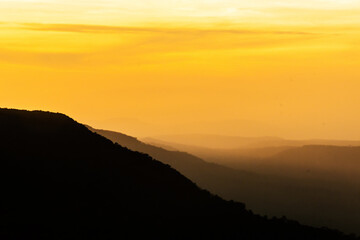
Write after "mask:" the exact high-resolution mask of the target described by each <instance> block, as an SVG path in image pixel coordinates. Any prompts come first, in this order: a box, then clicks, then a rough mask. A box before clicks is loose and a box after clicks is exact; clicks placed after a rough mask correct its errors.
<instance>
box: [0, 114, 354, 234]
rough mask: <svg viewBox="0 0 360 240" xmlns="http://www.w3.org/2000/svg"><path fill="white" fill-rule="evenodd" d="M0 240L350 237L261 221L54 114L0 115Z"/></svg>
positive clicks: (281, 221)
mask: <svg viewBox="0 0 360 240" xmlns="http://www.w3.org/2000/svg"><path fill="white" fill-rule="evenodd" d="M0 151H1V160H0V182H1V184H0V188H1V192H2V196H1V200H0V201H1V205H0V206H1V207H0V212H1V215H0V238H1V239H140V238H141V239H144V238H147V239H149V238H154V239H155V238H156V239H204V238H206V239H353V238H351V237H347V236H344V235H343V234H341V233H339V232H336V231H331V230H327V229H315V228H310V227H305V226H302V225H299V224H297V223H296V222H292V221H288V220H286V219H285V218H284V219H273V220H267V219H265V218H262V217H259V216H256V215H253V214H252V213H251V212H248V211H246V210H245V209H244V206H243V204H240V203H234V202H227V201H224V200H222V199H220V198H219V197H216V196H213V195H211V194H210V193H208V192H207V191H204V190H201V189H199V188H198V187H197V186H196V185H195V184H193V183H192V182H191V181H190V180H188V179H186V178H185V177H183V176H182V175H181V174H180V173H179V172H177V171H175V170H173V169H172V168H170V167H169V166H168V165H165V164H163V163H160V162H158V161H155V160H153V159H152V158H150V157H149V156H148V155H144V154H141V153H138V152H132V151H130V150H128V149H126V148H123V147H121V146H119V145H117V144H113V143H112V142H111V141H110V140H107V139H106V138H104V137H102V136H100V135H97V134H95V133H92V132H91V131H89V130H88V129H87V128H86V127H85V126H83V125H81V124H78V123H77V122H75V121H74V120H72V119H70V118H68V117H67V116H65V115H62V114H55V113H48V112H39V111H35V112H28V111H19V110H9V109H0Z"/></svg>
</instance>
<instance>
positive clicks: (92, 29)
mask: <svg viewBox="0 0 360 240" xmlns="http://www.w3.org/2000/svg"><path fill="white" fill-rule="evenodd" d="M21 26H22V27H23V28H24V29H28V30H34V31H54V32H74V33H136V32H137V33H139V32H143V33H165V34H186V33H187V34H280V35H314V34H316V33H312V32H305V31H281V30H273V31H272V30H248V29H231V28H220V29H219V28H211V29H210V28H181V27H180V28H161V27H123V26H104V25H85V24H40V23H23V24H21Z"/></svg>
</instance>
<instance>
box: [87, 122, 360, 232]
mask: <svg viewBox="0 0 360 240" xmlns="http://www.w3.org/2000/svg"><path fill="white" fill-rule="evenodd" d="M90 129H91V130H92V131H96V132H97V133H99V134H101V135H103V136H105V137H107V138H108V139H110V140H112V141H114V142H117V143H119V144H120V145H122V146H125V147H128V148H129V149H131V150H134V151H139V152H143V153H146V154H149V155H150V156H152V157H154V158H155V159H157V160H159V161H161V162H163V163H166V164H169V165H171V166H172V167H174V168H175V169H176V170H178V171H179V172H181V173H182V174H184V175H185V176H186V177H187V178H189V179H190V180H192V181H194V182H195V183H196V184H198V185H199V186H200V187H202V188H205V189H208V190H210V191H211V192H212V193H215V194H218V195H219V196H221V197H224V198H226V199H233V200H237V201H243V202H245V203H246V205H247V206H249V207H250V208H251V209H252V210H254V211H256V212H257V213H260V214H263V215H269V216H283V215H285V216H288V217H291V218H294V219H297V220H299V221H301V222H302V223H305V224H309V225H313V226H330V227H332V228H338V229H341V230H343V231H346V232H355V233H357V234H360V232H359V228H358V226H359V224H360V218H359V216H360V215H359V214H357V213H358V212H359V211H360V204H359V202H358V200H357V199H358V198H357V196H356V194H357V191H358V189H359V188H358V186H354V184H353V183H354V180H355V179H356V178H355V179H354V178H352V179H349V183H352V185H344V184H343V183H342V182H341V181H342V180H344V177H341V178H340V177H335V175H334V169H333V170H332V172H331V175H328V176H327V178H324V177H323V176H324V174H323V173H322V172H319V171H318V172H315V171H314V170H313V169H312V172H311V174H310V173H309V172H308V171H307V170H308V169H307V168H304V166H302V165H301V164H293V163H292V162H294V163H295V162H298V163H305V162H308V163H312V161H313V160H314V159H315V158H316V156H317V155H319V154H316V152H314V151H306V154H305V153H304V154H298V152H302V151H303V150H301V149H302V148H299V149H297V148H295V147H293V148H291V149H289V150H288V148H274V149H264V151H263V152H262V153H260V154H261V155H266V154H264V152H271V154H269V155H270V156H272V155H275V156H277V157H279V159H277V158H274V160H273V159H272V158H270V157H268V158H246V157H242V159H239V158H238V157H237V155H236V154H235V156H234V155H231V154H226V151H220V152H218V153H216V150H213V151H211V149H208V151H207V152H205V150H204V154H206V155H213V158H209V159H207V158H206V159H207V160H209V161H211V160H213V161H215V160H216V159H218V161H217V163H218V164H226V160H227V159H228V161H229V162H228V163H227V164H229V166H233V167H234V168H237V169H231V168H229V167H223V166H221V165H218V164H214V163H211V162H206V161H204V160H202V159H200V158H198V157H195V156H193V155H190V154H188V153H185V152H179V151H169V150H166V149H164V148H166V146H165V147H164V148H161V147H155V146H152V145H150V144H145V143H143V142H141V141H139V140H137V139H136V138H133V137H130V136H127V135H124V134H121V133H117V132H113V131H106V130H96V129H92V128H90ZM330 148H331V147H330ZM334 148H336V147H334ZM304 149H307V148H306V147H304ZM324 149H325V150H326V148H324ZM354 149H355V148H354ZM258 151H260V150H258ZM214 152H215V153H216V154H214ZM278 152H280V154H279V153H278ZM282 152H284V154H281V153H282ZM251 154H254V153H251ZM349 154H350V155H351V153H350V152H349V153H347V154H345V153H344V155H342V154H340V155H339V154H337V155H334V156H333V157H334V158H335V159H336V158H339V156H341V155H342V156H343V157H346V156H349ZM222 155H223V156H222ZM282 155H284V158H283V160H281V159H282V158H280V156H282ZM287 155H289V157H292V158H289V159H287V158H286V156H287ZM296 156H297V158H296ZM355 156H356V154H354V157H355ZM343 162H344V163H345V162H349V161H343ZM352 163H353V161H352ZM291 165H293V166H292V167H291ZM317 165H318V170H321V169H324V170H325V169H327V168H328V166H327V165H328V164H327V160H326V159H323V161H321V164H317ZM348 166H354V165H352V164H348ZM244 169H245V170H246V171H244ZM337 169H340V167H338V168H337ZM357 172H359V171H357ZM318 173H319V174H318ZM320 173H321V174H320ZM353 173H356V169H354V171H353Z"/></svg>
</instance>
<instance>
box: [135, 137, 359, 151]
mask: <svg viewBox="0 0 360 240" xmlns="http://www.w3.org/2000/svg"><path fill="white" fill-rule="evenodd" d="M141 140H143V141H144V142H156V141H162V143H164V144H166V143H168V144H167V145H169V146H174V145H178V144H180V145H186V146H192V147H202V148H210V149H237V148H268V147H283V146H288V147H300V146H304V145H334V146H360V141H347V140H331V139H330V140H327V139H309V140H289V139H283V138H279V137H240V136H222V135H211V134H184V135H161V136H154V137H148V138H144V139H141ZM175 147H176V146H175Z"/></svg>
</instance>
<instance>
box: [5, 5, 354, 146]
mask: <svg viewBox="0 0 360 240" xmlns="http://www.w3.org/2000/svg"><path fill="white" fill-rule="evenodd" d="M359 16H360V2H359V1H350V0H348V1H346V0H344V1H340V0H337V1H335V0H306V1H295V0H287V1H285V0H280V1H268V0H267V1H265V0H254V1H235V0H224V1H218V0H206V1H205V0H201V1H200V0H196V1H194V0H192V1H190V0H182V1H180V0H178V1H165V0H156V1H155V0H153V1H152V0H151V1H115V0H103V1H100V0H91V1H84V0H77V1H70V0H62V1H57V0H53V1H51V0H42V1H41V0H39V1H36V0H11V1H4V0H0V44H1V45H0V46H1V47H0V71H1V75H2V76H1V79H0V84H1V87H0V102H1V103H2V106H4V107H16V108H30V109H45V110H52V111H60V112H65V113H67V114H70V115H72V116H74V117H76V118H77V119H79V120H81V121H83V122H86V123H89V124H93V125H95V126H98V127H103V128H111V129H115V130H116V129H117V130H123V131H124V132H128V133H129V134H134V135H147V134H152V133H153V132H154V131H156V133H159V131H160V132H161V131H162V133H170V132H176V131H179V132H184V131H188V132H196V131H202V132H209V133H226V134H238V135H264V134H266V135H281V136H285V137H296V138H297V137H329V138H330V137H331V138H352V139H354V138H360V135H359V134H358V133H356V132H354V131H353V130H352V129H354V127H355V126H357V124H358V122H359V121H360V113H359V112H358V111H355V109H357V107H359V106H358V103H359V102H360V97H359V94H358V90H359V88H360V81H359V79H360V72H359V70H358V69H360V64H359V63H360V49H359V47H358V46H359V42H360V31H359V25H360V17H359ZM126 119H137V120H136V121H135V120H134V121H132V122H133V123H134V124H133V125H131V126H128V125H127V124H126V123H127V120H126ZM244 119H246V120H247V121H253V122H260V123H261V124H262V126H268V127H266V128H265V127H264V128H259V129H261V131H260V130H259V131H252V132H249V131H247V129H246V126H243V125H242V124H238V125H236V124H232V125H231V126H226V124H223V127H218V128H216V127H214V126H220V125H221V123H223V122H226V121H228V120H232V121H233V120H234V121H237V120H244ZM136 122H137V124H135V123H136ZM239 122H241V121H239ZM219 123H220V125H219ZM155 125H157V126H159V127H157V128H156V127H154V126H155ZM175 126H176V128H175Z"/></svg>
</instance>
